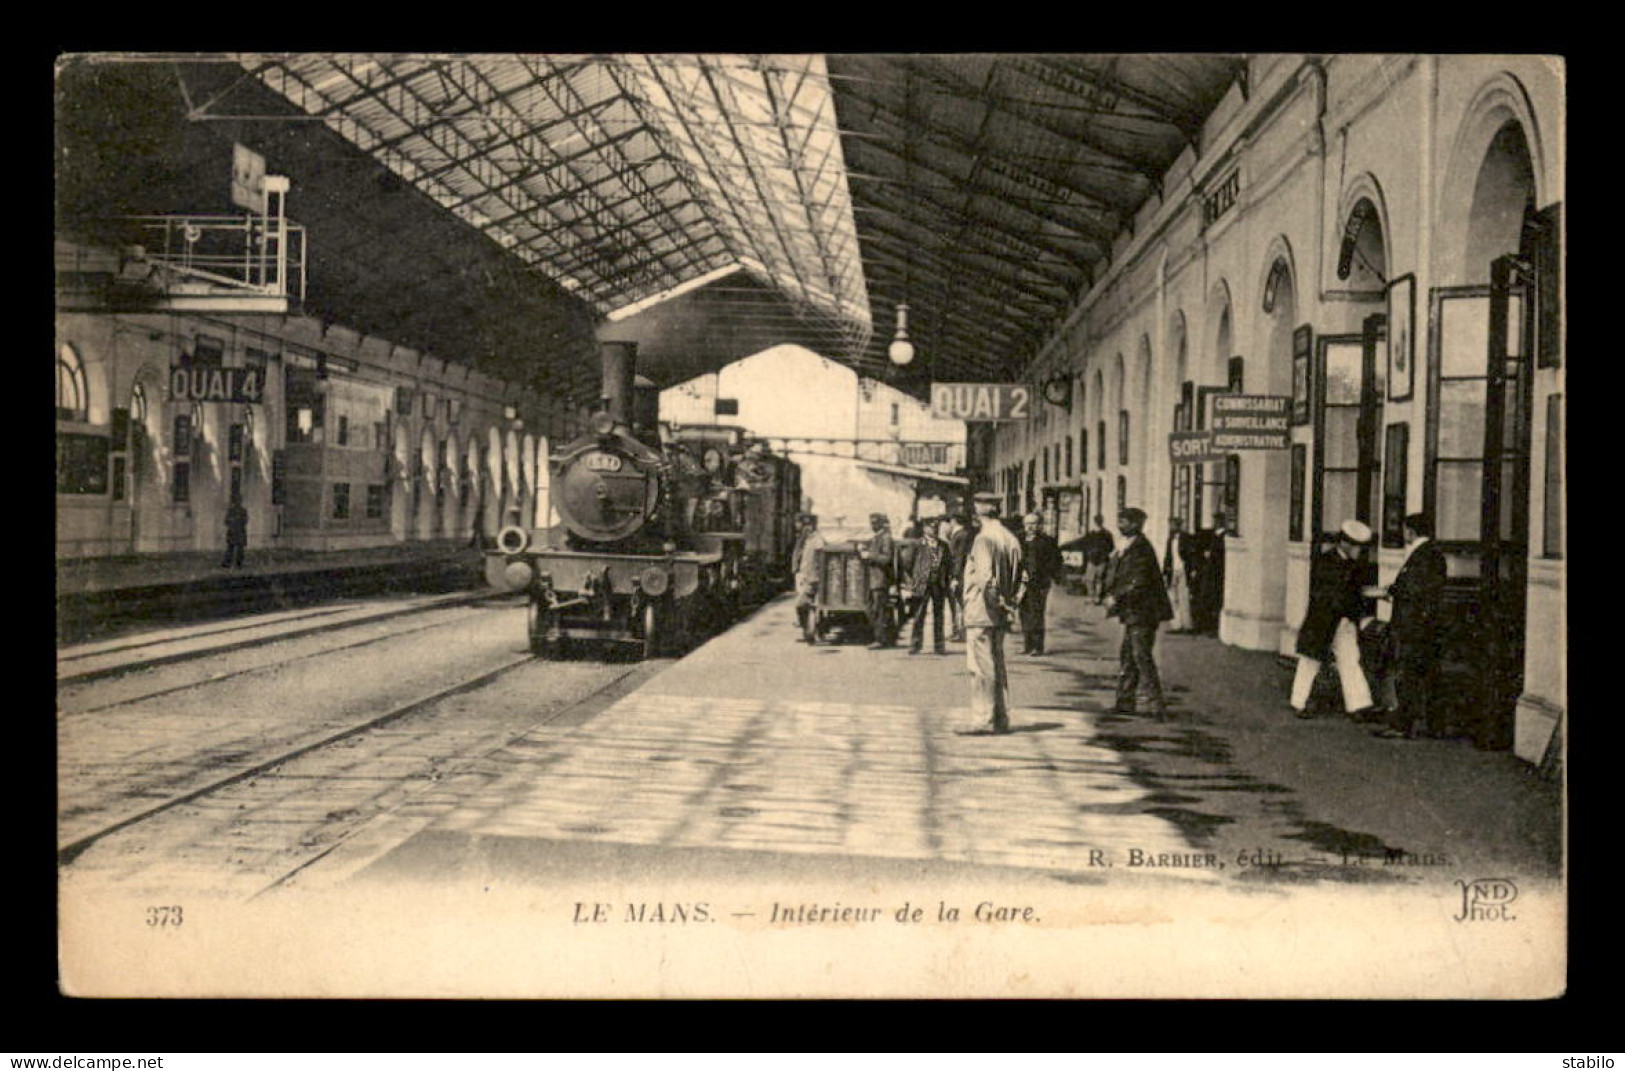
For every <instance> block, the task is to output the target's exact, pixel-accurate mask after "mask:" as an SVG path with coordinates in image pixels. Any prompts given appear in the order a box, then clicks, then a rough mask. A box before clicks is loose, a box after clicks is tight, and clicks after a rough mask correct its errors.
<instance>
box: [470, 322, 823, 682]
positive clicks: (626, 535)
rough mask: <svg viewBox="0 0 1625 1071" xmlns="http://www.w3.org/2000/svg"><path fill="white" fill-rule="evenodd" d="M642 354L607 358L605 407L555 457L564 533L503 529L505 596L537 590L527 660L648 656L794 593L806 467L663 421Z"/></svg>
mask: <svg viewBox="0 0 1625 1071" xmlns="http://www.w3.org/2000/svg"><path fill="white" fill-rule="evenodd" d="M636 352H637V348H636V345H635V344H633V343H605V344H603V345H602V347H601V350H600V357H601V359H602V362H603V377H604V387H603V396H602V405H601V407H600V409H599V410H598V411H597V412H595V413H594V414H593V416H592V418H591V421H590V430H589V431H588V433H587V434H585V435H583V436H581V437H580V438H578V439H576V440H575V441H574V442H571V443H568V444H566V445H564V446H562V447H560V448H559V449H558V450H557V451H555V452H554V454H553V455H552V457H551V458H550V460H549V480H550V493H551V500H552V508H553V510H554V511H555V512H556V513H557V515H558V518H559V521H560V522H561V523H560V524H558V525H556V526H553V527H549V528H536V529H526V528H521V527H518V526H511V527H508V528H504V529H503V530H502V531H501V532H500V533H499V534H498V536H497V545H496V548H495V549H494V550H492V551H488V552H487V555H486V577H487V579H488V580H489V581H490V582H491V584H492V586H494V587H496V588H498V589H499V590H507V591H525V592H527V593H528V594H529V614H528V622H529V624H528V628H529V636H530V649H531V651H532V652H533V653H534V654H536V655H538V656H542V657H551V656H555V655H557V654H560V653H562V652H563V650H564V649H565V648H567V647H568V646H569V645H570V644H571V643H572V642H573V641H579V640H589V641H590V640H600V641H610V642H615V643H622V644H636V645H639V646H640V647H641V649H642V652H643V655H644V656H645V657H654V656H657V655H659V654H662V653H664V652H666V651H668V650H672V649H675V648H677V647H678V646H680V645H681V644H683V643H684V642H685V641H687V640H688V639H690V638H692V637H695V636H698V635H702V634H705V633H707V632H711V631H714V630H717V629H720V628H721V627H722V626H724V625H726V624H727V623H728V622H730V621H732V620H733V619H735V618H736V617H737V616H738V615H739V614H740V613H741V612H742V611H743V610H744V609H745V608H746V607H748V606H750V605H753V604H754V603H756V602H758V601H760V600H762V599H765V598H766V597H768V596H769V595H771V594H772V593H773V592H775V591H776V590H780V589H782V588H783V587H785V586H787V585H788V583H789V581H790V578H791V575H792V573H793V568H792V565H791V562H790V556H791V553H792V548H793V545H794V542H795V520H796V514H797V511H798V510H799V508H800V502H801V470H800V468H799V467H798V466H797V465H796V464H794V463H793V462H791V461H789V460H788V459H786V458H783V457H778V456H775V455H774V454H773V453H772V452H771V451H769V450H768V449H767V447H766V444H764V443H760V442H750V441H747V440H746V439H745V437H744V435H743V433H742V432H741V430H740V429H738V428H733V427H711V426H702V427H677V426H675V425H672V424H663V423H661V422H660V420H659V404H660V395H659V390H658V388H656V387H655V385H654V384H653V383H651V382H649V380H647V379H645V378H643V377H642V376H638V375H636V372H635V364H636Z"/></svg>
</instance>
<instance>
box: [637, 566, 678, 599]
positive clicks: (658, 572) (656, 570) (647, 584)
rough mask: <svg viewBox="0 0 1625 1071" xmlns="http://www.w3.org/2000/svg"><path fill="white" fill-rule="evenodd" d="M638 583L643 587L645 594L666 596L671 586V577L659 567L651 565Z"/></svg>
mask: <svg viewBox="0 0 1625 1071" xmlns="http://www.w3.org/2000/svg"><path fill="white" fill-rule="evenodd" d="M638 581H639V583H641V584H642V585H643V593H644V594H645V595H650V596H654V595H664V594H665V593H666V589H667V588H668V587H670V586H671V577H669V576H667V575H666V570H664V569H662V568H660V567H659V566H658V565H651V566H649V568H647V569H645V570H644V571H643V573H642V575H641V576H639V577H638Z"/></svg>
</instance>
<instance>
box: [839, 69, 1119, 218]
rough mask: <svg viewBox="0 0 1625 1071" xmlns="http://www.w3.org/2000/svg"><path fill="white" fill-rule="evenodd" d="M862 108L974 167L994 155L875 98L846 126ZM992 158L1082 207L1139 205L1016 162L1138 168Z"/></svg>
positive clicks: (1015, 154)
mask: <svg viewBox="0 0 1625 1071" xmlns="http://www.w3.org/2000/svg"><path fill="white" fill-rule="evenodd" d="M859 107H861V108H862V109H864V110H867V111H868V112H869V113H870V119H871V120H872V119H873V118H874V117H875V116H880V115H883V116H885V117H886V118H887V120H888V121H890V122H892V123H894V124H896V125H897V126H899V127H901V128H902V129H904V130H908V129H913V130H916V131H918V132H920V133H921V134H923V135H924V137H925V140H926V142H927V143H928V144H930V145H932V146H934V147H936V148H939V149H942V150H943V151H945V152H950V153H954V154H956V155H958V156H960V157H963V158H966V159H968V160H969V161H971V162H972V163H974V161H975V160H977V159H978V158H980V157H981V156H984V155H989V154H990V153H989V149H988V147H987V146H985V145H982V144H980V143H978V142H967V141H966V140H965V138H964V137H963V135H960V134H958V133H955V132H954V131H951V130H945V129H943V128H942V127H939V126H937V125H935V124H933V123H929V122H926V121H925V120H922V119H920V118H919V117H918V116H914V117H910V116H907V115H903V114H901V113H899V112H898V111H897V110H896V109H895V108H893V107H891V106H890V105H888V104H886V103H885V102H883V101H881V100H878V99H876V98H873V97H863V98H859V99H858V100H855V101H853V102H852V104H851V106H849V107H848V109H847V110H846V113H845V116H844V118H843V119H842V124H841V125H842V126H851V125H852V120H853V119H855V118H856V111H855V109H857V108H859ZM858 125H859V128H860V129H870V127H867V126H866V125H865V124H864V122H863V121H862V120H859V123H858ZM891 140H894V141H895V140H898V138H897V136H896V135H892V137H891ZM991 155H994V156H997V157H1002V158H1004V159H1006V160H1008V161H1009V163H1008V165H1007V166H1008V167H1010V168H1012V169H1015V170H1025V171H1028V172H1030V173H1031V174H1032V175H1034V176H1036V177H1037V179H1038V180H1039V181H1040V182H1041V183H1043V184H1044V185H1046V186H1055V187H1058V188H1061V189H1065V190H1067V191H1069V192H1070V193H1072V194H1073V195H1075V196H1077V197H1080V198H1082V199H1083V200H1084V201H1085V202H1087V203H1086V204H1085V205H1083V206H1081V207H1085V208H1088V207H1094V208H1097V209H1102V210H1106V211H1112V212H1122V211H1126V210H1132V209H1133V208H1134V207H1135V206H1136V205H1137V204H1138V203H1139V201H1138V198H1136V197H1135V195H1133V194H1122V193H1119V192H1118V190H1117V188H1116V186H1110V187H1108V188H1107V189H1106V190H1105V192H1102V191H1101V190H1098V189H1088V188H1086V187H1083V186H1080V185H1078V184H1077V182H1076V181H1074V180H1072V179H1070V178H1057V177H1056V176H1055V175H1053V174H1049V173H1046V172H1044V171H1041V170H1039V169H1037V168H1032V167H1027V166H1026V165H1024V164H1020V163H1017V162H1016V161H1017V160H1055V161H1058V162H1061V163H1065V164H1067V165H1068V166H1071V167H1089V168H1092V169H1093V170H1097V171H1099V170H1106V171H1114V172H1116V173H1119V174H1132V175H1136V176H1138V175H1139V174H1140V172H1139V170H1138V169H1136V168H1129V167H1113V166H1111V165H1109V164H1100V163H1095V164H1091V163H1089V162H1088V161H1079V160H1078V159H1077V158H1076V157H1075V156H1069V157H1044V156H1038V155H1035V154H1033V153H1025V152H1020V151H1017V150H1010V149H1005V150H994V151H993V152H992V153H991Z"/></svg>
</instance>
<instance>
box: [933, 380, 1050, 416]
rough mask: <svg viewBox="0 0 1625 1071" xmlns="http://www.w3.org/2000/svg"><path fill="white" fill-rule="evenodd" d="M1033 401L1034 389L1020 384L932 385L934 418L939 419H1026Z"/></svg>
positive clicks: (1030, 411) (1029, 414)
mask: <svg viewBox="0 0 1625 1071" xmlns="http://www.w3.org/2000/svg"><path fill="white" fill-rule="evenodd" d="M1032 401H1033V392H1032V388H1030V387H1026V386H1023V385H1022V384H1019V383H933V384H931V415H932V416H933V417H935V418H936V419H938V420H966V421H973V422H1003V421H1015V420H1027V419H1029V418H1030V417H1031V416H1032Z"/></svg>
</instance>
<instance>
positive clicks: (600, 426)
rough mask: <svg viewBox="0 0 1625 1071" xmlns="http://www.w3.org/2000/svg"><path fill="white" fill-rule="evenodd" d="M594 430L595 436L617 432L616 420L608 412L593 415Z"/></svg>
mask: <svg viewBox="0 0 1625 1071" xmlns="http://www.w3.org/2000/svg"><path fill="white" fill-rule="evenodd" d="M592 430H593V434H595V435H608V434H610V433H611V432H613V431H614V430H615V418H614V417H612V416H610V415H609V414H608V413H607V412H603V411H602V410H600V411H599V412H596V413H594V414H593V415H592Z"/></svg>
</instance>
